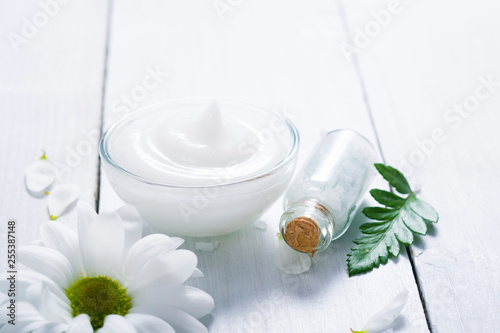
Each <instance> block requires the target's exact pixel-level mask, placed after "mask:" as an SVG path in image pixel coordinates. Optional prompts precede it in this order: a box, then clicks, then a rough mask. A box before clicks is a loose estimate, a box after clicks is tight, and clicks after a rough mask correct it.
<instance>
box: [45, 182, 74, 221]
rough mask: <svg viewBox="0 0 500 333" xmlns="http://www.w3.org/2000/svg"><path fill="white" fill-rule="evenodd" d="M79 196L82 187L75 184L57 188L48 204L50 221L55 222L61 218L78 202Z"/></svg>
mask: <svg viewBox="0 0 500 333" xmlns="http://www.w3.org/2000/svg"><path fill="white" fill-rule="evenodd" d="M79 196H80V187H78V186H77V185H75V184H70V183H64V184H61V185H57V186H55V187H54V189H53V190H52V192H51V193H50V195H49V199H48V202H47V206H48V208H49V214H50V219H51V220H55V219H57V218H58V217H59V216H61V215H62V214H63V213H64V212H65V211H66V209H67V208H68V207H69V206H70V205H71V204H72V203H74V202H75V201H76V200H78V197H79Z"/></svg>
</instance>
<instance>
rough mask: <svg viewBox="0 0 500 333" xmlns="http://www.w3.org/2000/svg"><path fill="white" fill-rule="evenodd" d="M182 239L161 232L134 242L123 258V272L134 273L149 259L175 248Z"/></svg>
mask: <svg viewBox="0 0 500 333" xmlns="http://www.w3.org/2000/svg"><path fill="white" fill-rule="evenodd" d="M182 242H183V240H182V239H181V238H176V237H172V238H171V237H168V236H166V235H162V234H153V235H149V236H146V237H144V238H143V239H141V240H139V241H138V242H136V243H135V244H134V245H133V246H132V247H131V248H130V250H129V253H128V255H127V257H126V259H125V266H124V269H125V273H126V274H127V275H134V274H136V273H137V272H138V271H139V270H140V269H141V268H142V267H144V265H145V264H147V263H148V262H149V261H150V260H151V259H153V258H156V257H157V256H159V255H160V254H162V253H165V252H169V251H172V250H175V249H176V248H177V247H178V246H179V245H181V244H182Z"/></svg>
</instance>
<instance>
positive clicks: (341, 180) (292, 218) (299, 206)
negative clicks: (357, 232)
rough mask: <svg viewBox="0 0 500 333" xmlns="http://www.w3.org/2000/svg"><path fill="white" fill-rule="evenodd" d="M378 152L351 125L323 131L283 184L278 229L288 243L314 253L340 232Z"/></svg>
mask: <svg viewBox="0 0 500 333" xmlns="http://www.w3.org/2000/svg"><path fill="white" fill-rule="evenodd" d="M376 160H377V153H376V151H375V149H374V147H373V146H372V144H371V143H370V142H369V141H368V140H367V139H366V138H365V137H363V136H362V135H360V134H358V133H357V132H354V131H352V130H336V131H332V132H329V133H327V134H325V136H324V137H323V139H322V140H321V141H320V142H319V144H318V145H317V146H316V148H315V149H314V150H313V152H312V154H311V156H310V157H309V159H308V160H307V161H306V163H305V165H304V167H303V168H302V170H301V171H300V172H299V174H298V175H297V177H296V178H295V179H294V181H293V182H292V183H291V185H290V186H289V187H288V189H287V190H286V192H285V195H284V198H283V208H284V210H285V211H284V213H283V214H282V215H281V219H280V232H281V235H282V237H283V239H284V240H285V241H286V243H287V244H288V245H289V246H290V247H292V248H293V249H295V250H297V251H300V252H305V253H310V254H311V255H314V253H316V252H321V251H323V250H324V249H326V248H327V247H328V245H330V242H331V241H333V240H335V239H337V238H339V237H340V236H342V234H344V232H345V231H346V230H347V228H348V227H349V225H350V224H351V221H352V218H353V216H354V214H355V212H356V210H357V208H358V206H359V204H360V203H361V201H362V199H363V196H364V194H365V192H366V191H367V189H368V187H369V186H370V184H371V182H372V180H373V177H374V176H375V174H376V169H375V167H374V166H373V164H374V163H375V162H376Z"/></svg>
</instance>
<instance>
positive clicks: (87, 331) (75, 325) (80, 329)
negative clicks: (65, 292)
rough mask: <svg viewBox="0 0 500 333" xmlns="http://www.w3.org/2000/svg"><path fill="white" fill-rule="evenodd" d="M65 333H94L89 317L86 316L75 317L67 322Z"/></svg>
mask: <svg viewBox="0 0 500 333" xmlns="http://www.w3.org/2000/svg"><path fill="white" fill-rule="evenodd" d="M65 333H94V328H93V327H92V324H91V323H90V317H89V316H88V315H86V314H81V315H78V316H76V317H75V318H73V319H72V320H71V321H70V322H69V325H68V328H66V332H65Z"/></svg>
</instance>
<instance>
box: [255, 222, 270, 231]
mask: <svg viewBox="0 0 500 333" xmlns="http://www.w3.org/2000/svg"><path fill="white" fill-rule="evenodd" d="M253 225H254V227H256V228H257V229H260V230H266V229H267V223H266V221H263V220H257V221H255V222H254V224H253Z"/></svg>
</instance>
